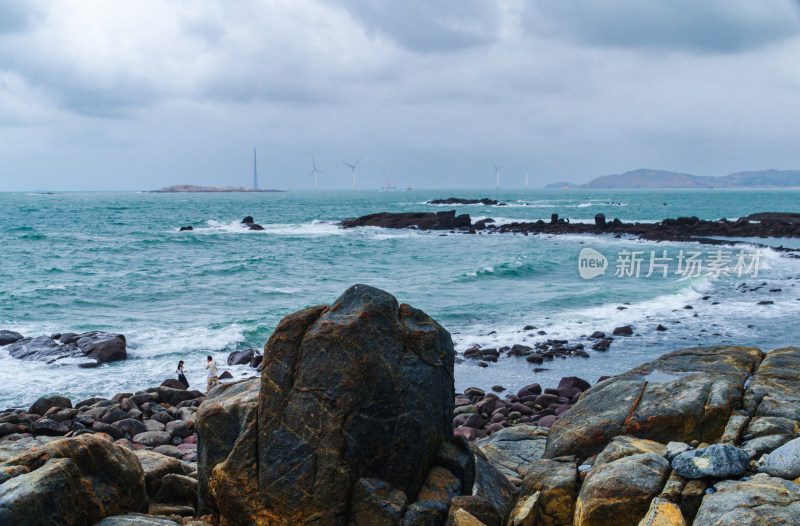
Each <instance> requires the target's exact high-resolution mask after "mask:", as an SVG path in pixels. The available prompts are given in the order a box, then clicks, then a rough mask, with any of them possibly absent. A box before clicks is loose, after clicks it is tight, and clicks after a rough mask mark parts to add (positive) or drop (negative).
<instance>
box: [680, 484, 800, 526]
mask: <svg viewBox="0 0 800 526" xmlns="http://www.w3.org/2000/svg"><path fill="white" fill-rule="evenodd" d="M798 517H800V485H798V484H795V483H793V482H789V481H787V480H783V479H781V478H774V477H770V476H768V475H764V474H759V475H756V476H754V477H753V478H752V479H751V480H746V481H739V482H738V483H736V484H733V485H730V486H727V487H725V488H723V489H721V490H720V491H717V492H715V493H712V494H710V495H707V496H706V497H705V498H704V499H703V501H702V504H701V506H700V509H699V510H698V512H697V516H696V517H695V519H694V524H697V525H698V526H699V525H703V526H705V525H711V526H718V525H719V526H723V525H734V524H735V525H736V526H761V525H772V524H786V525H788V524H797V518H798Z"/></svg>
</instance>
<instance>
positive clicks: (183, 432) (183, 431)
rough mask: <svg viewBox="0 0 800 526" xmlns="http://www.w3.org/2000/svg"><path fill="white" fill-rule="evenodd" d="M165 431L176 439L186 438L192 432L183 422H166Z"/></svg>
mask: <svg viewBox="0 0 800 526" xmlns="http://www.w3.org/2000/svg"><path fill="white" fill-rule="evenodd" d="M165 431H166V432H167V433H169V434H170V435H172V436H174V437H178V438H186V437H188V436H190V435H191V434H192V433H193V432H194V431H193V429H192V426H190V425H189V422H186V421H185V420H173V421H172V422H168V423H167V425H166V429H165Z"/></svg>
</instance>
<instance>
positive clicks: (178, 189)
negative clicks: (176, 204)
mask: <svg viewBox="0 0 800 526" xmlns="http://www.w3.org/2000/svg"><path fill="white" fill-rule="evenodd" d="M214 192H218V193H225V192H283V190H265V189H262V188H244V187H242V186H239V187H233V186H195V185H193V184H178V185H175V186H165V187H164V188H162V189H161V190H151V191H150V193H151V194H174V193H214Z"/></svg>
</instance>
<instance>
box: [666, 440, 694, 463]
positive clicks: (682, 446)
mask: <svg viewBox="0 0 800 526" xmlns="http://www.w3.org/2000/svg"><path fill="white" fill-rule="evenodd" d="M691 449H692V446H690V445H689V444H686V443H685V442H669V443H668V444H667V449H666V450H665V451H664V456H665V457H667V460H669V461H670V462H672V459H674V458H675V457H677V456H678V455H680V454H681V453H685V452H686V451H690V450H691Z"/></svg>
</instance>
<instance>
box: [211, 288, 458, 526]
mask: <svg viewBox="0 0 800 526" xmlns="http://www.w3.org/2000/svg"><path fill="white" fill-rule="evenodd" d="M454 357H455V353H454V350H453V344H452V340H451V338H450V335H449V333H447V331H445V330H444V329H443V328H442V327H441V326H439V324H437V323H436V322H435V321H433V320H432V319H431V318H430V317H428V316H427V315H425V314H424V313H422V312H421V311H418V310H416V309H414V308H412V307H409V306H408V305H398V304H397V301H396V300H395V299H394V297H392V296H391V295H389V294H387V293H385V292H383V291H380V290H378V289H375V288H372V287H368V286H364V285H355V286H353V287H351V288H350V289H348V290H347V291H346V292H345V293H344V294H343V295H342V296H341V297H340V298H339V299H337V300H336V302H335V303H334V304H333V305H331V306H320V307H311V308H307V309H304V310H301V311H299V312H296V313H294V314H291V315H289V316H287V317H285V318H284V319H283V320H282V321H281V322H280V323H279V325H278V327H277V328H276V330H275V332H274V333H273V335H272V336H271V337H270V339H269V341H268V342H267V343H266V345H265V346H264V360H263V362H262V366H263V373H262V378H261V392H260V395H259V397H258V399H257V402H256V398H255V397H254V396H253V384H248V382H244V383H240V384H232V387H228V388H227V389H226V387H227V386H222V387H220V388H215V389H214V390H212V392H211V393H209V395H208V399H207V400H206V401H205V402H204V403H203V405H202V406H201V407H200V410H199V411H198V414H197V424H196V426H197V431H198V436H199V439H200V449H199V451H198V456H199V459H198V475H199V482H200V504H201V510H205V509H211V510H216V511H218V512H219V513H220V515H221V517H222V519H223V521H225V522H226V523H227V524H232V525H233V524H296V523H299V522H312V521H313V522H316V523H317V524H334V523H339V522H342V521H343V520H346V519H347V513H348V510H349V505H350V498H351V493H352V490H353V487H354V485H355V483H356V481H357V480H359V479H364V478H373V479H379V480H382V481H384V482H386V483H388V484H389V485H391V486H392V487H393V488H394V489H396V490H398V491H402V492H403V493H404V494H405V495H406V496H407V498H408V500H409V501H414V500H415V499H416V496H417V493H418V492H419V489H420V487H421V485H422V483H423V481H424V480H425V478H426V477H427V474H428V471H429V469H430V467H431V466H432V465H433V461H434V457H435V455H436V452H437V450H438V448H439V446H440V444H442V443H443V442H446V441H448V440H452V438H453V427H452V426H453V424H452V413H453V400H454V394H455V392H454V389H453V362H454ZM237 385H238V386H240V387H236V386H237ZM232 390H235V391H232ZM256 413H257V416H256ZM201 513H202V511H201Z"/></svg>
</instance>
